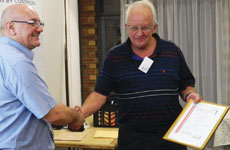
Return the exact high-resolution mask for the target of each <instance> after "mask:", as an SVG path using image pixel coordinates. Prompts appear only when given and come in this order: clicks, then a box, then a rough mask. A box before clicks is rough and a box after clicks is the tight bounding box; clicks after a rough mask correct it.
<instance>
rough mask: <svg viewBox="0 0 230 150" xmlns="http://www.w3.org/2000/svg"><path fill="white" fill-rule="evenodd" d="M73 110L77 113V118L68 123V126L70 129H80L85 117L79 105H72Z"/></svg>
mask: <svg viewBox="0 0 230 150" xmlns="http://www.w3.org/2000/svg"><path fill="white" fill-rule="evenodd" d="M74 111H76V113H77V119H76V120H74V121H73V122H71V123H70V124H68V127H69V129H70V130H72V131H80V130H81V129H82V128H83V124H84V121H85V118H84V116H83V114H82V112H81V108H80V107H79V106H75V107H74Z"/></svg>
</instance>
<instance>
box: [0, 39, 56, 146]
mask: <svg viewBox="0 0 230 150" xmlns="http://www.w3.org/2000/svg"><path fill="white" fill-rule="evenodd" d="M33 56H34V54H33V52H32V51H31V50H29V49H28V48H26V47H24V46H23V45H21V44H20V43H18V42H16V41H14V40H12V39H9V38H7V37H3V36H2V37H1V39H0V149H7V150H11V149H12V150H53V149H55V146H54V142H53V134H52V129H51V126H50V124H49V123H47V122H45V121H44V120H43V119H42V118H43V117H44V116H45V115H46V114H47V113H48V112H49V111H50V110H51V109H52V108H53V107H55V106H56V105H57V102H56V101H55V99H54V98H53V97H51V95H50V93H49V92H48V88H47V85H46V84H45V82H44V81H43V80H42V79H41V78H40V77H39V75H38V73H37V70H36V67H35V66H34V64H33V62H32V61H33Z"/></svg>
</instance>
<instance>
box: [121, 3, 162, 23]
mask: <svg viewBox="0 0 230 150" xmlns="http://www.w3.org/2000/svg"><path fill="white" fill-rule="evenodd" d="M137 6H145V7H148V8H149V9H150V10H151V12H152V16H153V25H154V24H158V21H157V17H156V10H155V7H154V6H153V3H152V2H151V1H149V0H141V1H137V2H134V3H132V4H130V5H129V6H128V9H127V10H126V16H125V23H126V24H127V23H128V18H129V15H130V11H131V9H132V8H134V7H137Z"/></svg>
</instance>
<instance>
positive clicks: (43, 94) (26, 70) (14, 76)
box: [6, 61, 57, 119]
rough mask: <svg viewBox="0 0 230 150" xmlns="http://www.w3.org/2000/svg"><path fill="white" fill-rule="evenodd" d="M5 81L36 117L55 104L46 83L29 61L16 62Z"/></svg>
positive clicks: (41, 116) (39, 116) (40, 116)
mask: <svg viewBox="0 0 230 150" xmlns="http://www.w3.org/2000/svg"><path fill="white" fill-rule="evenodd" d="M6 83H7V84H6V85H7V86H8V87H7V88H8V89H9V90H10V91H11V92H12V93H13V94H14V95H15V97H16V98H17V99H18V100H19V101H21V103H23V104H24V105H25V107H26V108H27V109H28V110H30V111H31V112H32V113H33V114H34V115H35V116H36V117H37V118H38V119H41V118H43V117H44V116H45V115H46V114H47V113H48V112H49V111H50V110H51V109H52V108H53V107H55V106H56V105H57V102H56V100H55V99H54V98H53V97H52V96H51V95H50V93H49V91H48V88H47V85H46V84H45V82H44V81H43V80H42V78H41V77H40V76H39V75H38V73H37V70H36V68H35V66H34V64H33V63H32V62H30V61H20V62H18V63H16V64H15V65H14V66H13V67H12V70H11V71H10V72H9V75H8V79H7V82H6Z"/></svg>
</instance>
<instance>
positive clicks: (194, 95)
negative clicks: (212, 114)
mask: <svg viewBox="0 0 230 150" xmlns="http://www.w3.org/2000/svg"><path fill="white" fill-rule="evenodd" d="M190 99H193V100H194V103H195V104H197V103H199V102H200V101H202V100H203V99H202V97H201V96H200V95H199V94H198V93H195V92H191V93H188V95H186V97H185V100H186V102H188V101H189V100H190Z"/></svg>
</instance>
